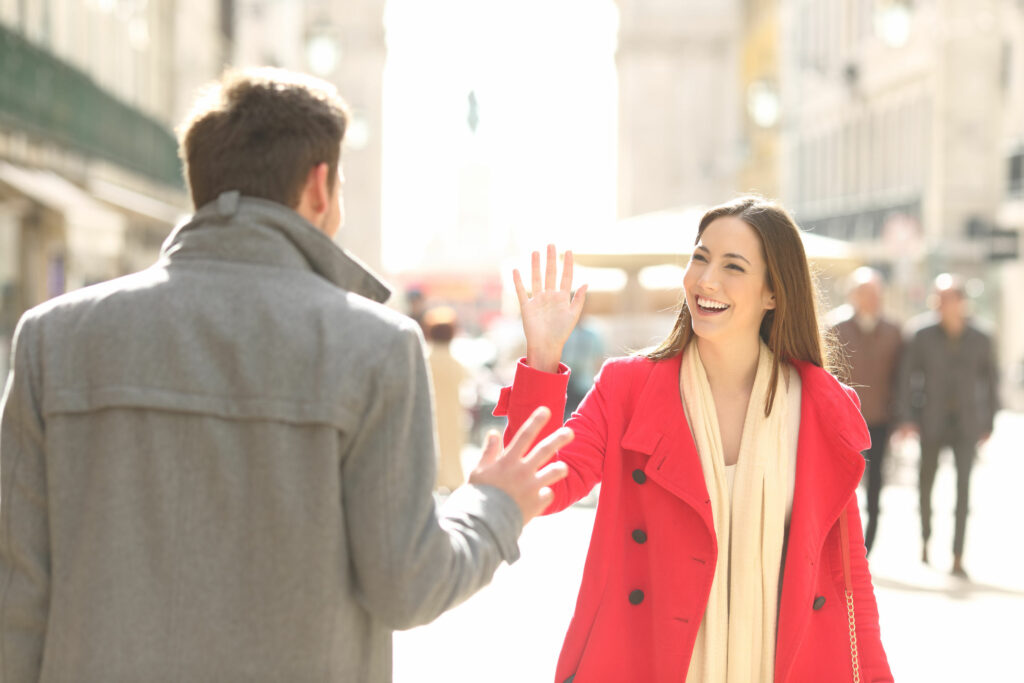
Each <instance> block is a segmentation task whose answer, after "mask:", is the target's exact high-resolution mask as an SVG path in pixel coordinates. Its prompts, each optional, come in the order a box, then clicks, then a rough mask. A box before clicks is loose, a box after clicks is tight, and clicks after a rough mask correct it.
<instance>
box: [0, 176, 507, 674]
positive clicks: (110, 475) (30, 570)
mask: <svg viewBox="0 0 1024 683" xmlns="http://www.w3.org/2000/svg"><path fill="white" fill-rule="evenodd" d="M387 294H388V292H387V290H386V289H385V288H384V287H383V285H381V284H380V283H379V282H378V281H376V280H375V279H374V278H373V277H372V276H371V275H369V274H368V273H367V272H366V271H365V270H363V269H362V268H361V267H359V266H358V265H357V264H356V263H355V262H354V261H352V260H351V259H350V258H349V257H348V256H347V255H345V254H344V253H343V252H342V251H341V250H340V249H338V248H337V247H336V246H335V245H334V244H333V243H332V242H331V241H330V240H329V239H328V238H327V237H326V236H325V235H323V234H322V233H320V232H319V231H317V230H316V229H315V228H314V227H313V226H311V225H310V224H309V223H307V222H306V221H305V220H303V219H302V218H301V217H299V216H298V215H297V214H295V213H293V212H292V211H290V210H288V209H286V208H285V207H283V206H281V205H278V204H274V203H272V202H268V201H262V200H258V199H250V198H242V199H239V198H238V196H237V193H226V194H225V195H222V197H221V198H220V199H219V200H218V201H216V202H212V203H211V204H209V205H207V206H205V207H203V208H202V209H201V210H200V211H199V212H197V213H196V215H195V216H194V218H193V220H192V221H191V222H190V223H188V224H186V225H184V226H183V227H181V228H180V229H178V230H177V231H176V232H175V233H173V234H172V235H171V236H170V237H169V238H168V240H167V242H166V243H165V245H164V248H163V250H162V253H161V257H160V259H159V261H158V262H157V263H156V264H155V265H154V266H152V267H151V268H149V269H147V270H145V271H142V272H140V273H136V274H134V275H130V276H127V277H124V278H121V279H118V280H114V281H111V282H107V283H103V284H100V285H96V286H93V287H90V288H87V289H84V290H80V291H77V292H73V293H70V294H68V295H65V296H62V297H60V298H58V299H55V300H52V301H50V302H48V303H46V304H43V305H42V306H39V307H37V308H35V309H33V310H32V311H29V312H28V313H26V314H25V316H24V318H23V319H22V321H21V322H20V323H19V327H18V331H17V335H16V341H15V349H14V351H13V353H12V356H13V363H12V368H13V369H12V372H11V375H10V377H9V380H8V383H7V389H6V391H5V393H4V400H3V404H2V422H0V485H2V492H0V681H2V682H3V683H20V682H22V681H26V682H27V681H37V680H40V681H104V682H115V681H189V682H191V681H289V682H299V681H353V682H359V683H364V682H376V681H388V680H390V679H391V632H392V629H402V628H407V627H411V626H415V625H418V624H423V623H426V622H429V621H431V620H432V619H434V618H435V617H437V616H438V615H439V614H441V613H442V612H443V611H445V610H446V609H448V608H450V607H452V606H453V605H455V604H457V603H458V602H460V601H461V600H463V599H465V598H466V597H468V596H469V595H470V594H472V593H473V592H474V591H476V590H477V589H478V588H480V587H481V586H483V585H485V584H486V583H487V582H488V581H489V580H490V578H491V575H492V573H493V572H494V570H495V569H496V567H497V566H498V565H499V563H500V562H501V561H502V560H506V561H509V562H511V561H514V560H515V559H516V558H517V557H518V549H517V544H516V541H517V538H518V535H519V533H520V531H521V529H522V518H521V515H520V513H519V510H518V507H517V506H516V505H515V503H514V502H513V501H512V499H511V498H509V497H508V496H507V495H505V494H504V493H502V492H501V491H499V490H497V489H494V488H489V487H474V486H466V487H463V488H462V489H460V490H459V491H457V492H456V494H455V495H453V496H452V497H451V498H450V499H449V500H448V502H447V503H446V505H445V506H444V507H443V508H442V509H441V510H440V512H438V511H436V510H435V505H434V501H433V498H432V493H431V489H432V486H433V483H434V477H435V474H434V471H435V434H434V431H435V430H434V426H433V421H432V407H431V397H430V387H429V384H428V379H427V372H426V366H425V362H424V354H423V350H422V341H421V337H420V333H419V330H418V327H417V326H416V324H415V323H414V322H412V321H411V320H410V319H408V318H406V317H404V316H401V315H399V314H397V313H395V312H393V311H390V310H388V309H387V308H385V307H384V306H382V305H380V304H379V303H377V302H374V301H371V300H369V299H368V298H366V297H370V298H373V299H377V300H378V301H380V300H383V299H384V298H385V297H386V296H387Z"/></svg>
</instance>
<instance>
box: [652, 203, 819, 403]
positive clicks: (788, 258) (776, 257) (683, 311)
mask: <svg viewBox="0 0 1024 683" xmlns="http://www.w3.org/2000/svg"><path fill="white" fill-rule="evenodd" d="M726 216H734V217H736V218H739V219H741V220H742V221H743V222H745V223H746V224H747V225H749V226H750V227H751V228H753V229H754V232H756V233H757V236H758V238H759V239H760V240H761V252H762V253H763V254H764V260H765V263H766V265H767V272H766V278H767V285H768V288H769V289H770V290H771V291H772V293H773V294H774V295H775V308H774V310H769V311H767V312H766V313H765V316H764V319H763V320H762V321H761V330H760V336H761V339H763V340H764V343H765V344H766V345H767V346H768V348H769V349H770V350H771V352H772V356H773V362H772V376H771V381H770V383H769V389H768V398H767V400H766V401H765V407H764V414H765V415H768V414H769V413H771V410H772V405H773V404H774V402H775V392H776V388H777V386H778V381H779V366H780V364H781V363H783V362H788V361H792V360H802V361H807V362H810V363H814V364H815V365H817V366H818V367H822V368H826V369H828V370H830V371H831V369H832V358H831V352H832V350H831V346H830V344H829V343H828V340H827V338H826V335H825V333H824V332H823V330H822V329H821V327H820V325H819V324H818V305H817V304H818V291H817V288H816V286H815V283H814V280H813V278H812V277H811V271H810V267H809V266H808V264H807V255H806V253H805V252H804V245H803V241H802V240H801V239H800V228H798V227H797V225H796V223H795V222H794V221H793V219H792V218H791V217H790V215H789V213H787V212H786V210H785V209H783V208H782V207H781V206H780V205H778V204H776V203H774V202H771V201H769V200H767V199H764V198H763V197H759V196H756V195H747V196H743V197H739V198H737V199H734V200H732V201H731V202H728V203H726V204H722V205H720V206H716V207H714V208H712V209H710V210H709V211H708V212H707V213H705V214H704V217H703V218H701V219H700V226H699V227H698V228H697V239H696V240H695V241H694V245H697V244H699V243H700V238H701V236H702V235H703V234H704V230H706V229H707V227H708V226H709V225H711V223H713V222H714V221H715V220H717V219H719V218H724V217H726ZM693 336H694V333H693V323H692V320H691V318H690V310H689V308H688V307H687V306H686V297H685V294H684V296H683V298H682V301H681V303H680V306H679V315H678V317H677V318H676V322H675V325H674V326H673V328H672V332H671V333H669V335H668V337H666V338H665V340H664V341H663V342H661V344H659V345H658V346H657V348H655V349H654V350H653V351H651V352H649V353H647V354H645V355H646V356H647V358H650V359H651V360H667V359H669V358H674V357H676V356H678V355H679V354H681V353H682V352H683V349H685V348H686V346H687V345H688V344H689V343H690V341H691V340H692V339H693Z"/></svg>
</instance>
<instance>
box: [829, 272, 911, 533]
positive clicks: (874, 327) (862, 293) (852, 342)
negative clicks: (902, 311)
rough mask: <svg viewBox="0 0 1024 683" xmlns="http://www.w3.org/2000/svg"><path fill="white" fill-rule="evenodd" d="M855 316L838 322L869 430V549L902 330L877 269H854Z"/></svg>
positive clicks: (852, 298)
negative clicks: (889, 313) (886, 306)
mask: <svg viewBox="0 0 1024 683" xmlns="http://www.w3.org/2000/svg"><path fill="white" fill-rule="evenodd" d="M848 298H849V301H850V305H851V306H852V307H853V315H852V316H850V317H849V318H847V319H846V320H844V321H842V322H841V323H839V324H838V325H836V327H835V331H836V336H837V338H838V340H839V343H840V344H841V345H842V347H843V349H844V351H845V352H846V357H847V361H848V363H849V382H850V386H852V387H853V388H854V389H855V390H856V392H857V396H858V397H859V398H860V409H861V413H862V414H863V415H864V421H865V422H867V425H868V432H869V434H870V435H871V448H869V449H868V450H867V451H865V453H864V457H865V458H866V459H867V467H866V468H865V470H864V477H865V479H866V480H867V481H866V483H867V489H868V490H867V494H868V496H867V503H868V521H867V528H866V529H865V531H864V545H865V546H866V548H867V551H868V552H869V553H870V552H871V546H872V545H873V544H874V541H875V533H876V532H877V530H878V511H879V504H878V502H879V498H880V496H881V492H882V483H883V482H882V467H883V465H884V463H885V456H886V454H887V453H888V451H889V435H890V434H891V433H892V429H893V427H894V426H895V425H894V419H895V418H894V413H895V411H894V408H895V391H894V389H895V387H896V383H897V381H898V367H899V359H900V354H901V353H902V350H903V334H902V332H901V331H900V328H899V326H898V325H896V323H894V322H892V321H891V320H889V319H888V318H886V317H885V316H884V315H883V313H882V276H881V274H880V273H879V272H878V271H877V270H874V269H873V268H867V267H864V268H858V269H857V270H856V271H854V273H853V276H852V279H851V283H850V289H849V293H848Z"/></svg>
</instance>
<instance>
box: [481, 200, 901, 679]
mask: <svg viewBox="0 0 1024 683" xmlns="http://www.w3.org/2000/svg"><path fill="white" fill-rule="evenodd" d="M532 276H533V277H532V288H531V289H532V291H531V292H527V290H526V287H525V286H524V285H523V282H522V278H521V276H520V274H519V272H518V271H516V272H514V274H513V280H514V282H515V285H516V292H517V294H518V297H519V303H520V309H521V311H522V321H523V329H524V332H525V335H526V340H527V341H526V346H527V356H526V358H525V359H524V360H522V361H520V363H519V365H518V367H517V370H516V376H515V380H514V381H513V384H512V387H511V388H509V389H507V390H506V391H505V393H504V395H503V397H502V401H501V404H500V405H499V407H498V411H499V412H501V413H506V414H507V415H508V417H509V429H514V428H515V427H516V426H518V425H519V424H522V422H523V420H524V419H525V416H526V415H528V414H529V412H530V411H531V410H533V409H534V407H535V406H538V405H545V406H548V407H550V408H551V410H552V412H553V413H554V414H558V412H559V410H560V409H561V407H562V404H563V401H564V396H565V386H566V383H567V380H568V373H569V372H570V371H571V369H570V368H568V367H567V366H565V365H564V364H562V363H560V362H559V361H560V358H561V356H562V348H563V346H564V344H565V340H566V339H567V338H568V337H569V333H570V332H571V330H572V327H573V325H574V324H575V323H576V320H577V319H578V317H579V315H580V311H581V310H582V307H583V297H584V296H585V292H586V287H585V286H581V287H580V289H579V291H578V292H577V294H576V296H575V297H574V298H573V297H570V291H571V286H572V254H571V253H570V252H567V253H566V255H565V265H564V271H563V274H562V277H561V280H560V284H558V282H559V280H558V276H557V266H556V253H555V248H554V246H548V252H547V266H546V268H545V270H544V274H543V277H542V273H541V268H540V255H539V254H538V253H536V252H534V254H533V258H532ZM683 289H684V293H685V300H684V303H683V304H682V306H681V307H680V311H679V315H678V318H677V319H676V323H675V326H674V328H673V330H672V331H671V333H670V334H669V336H668V337H667V338H666V339H665V341H663V342H662V343H661V345H660V346H658V347H657V348H656V349H655V350H654V351H651V352H649V353H646V354H643V355H635V356H632V357H628V358H615V359H612V360H609V361H608V362H606V363H605V364H604V366H603V367H602V369H601V372H600V373H599V374H598V376H597V379H596V380H595V382H594V388H593V389H591V391H590V393H589V394H587V396H586V398H584V399H583V402H582V403H581V404H580V406H579V409H578V410H577V411H576V413H574V414H573V416H572V417H571V418H570V419H569V422H568V423H567V424H568V426H570V427H572V428H573V429H574V430H575V433H576V439H575V440H574V441H573V443H572V444H570V445H569V446H567V447H565V448H563V449H561V450H560V451H559V453H558V455H557V456H556V457H557V459H558V460H561V461H562V462H564V463H566V464H567V465H568V467H569V470H570V475H569V476H568V477H567V478H565V479H564V480H562V481H560V482H558V483H557V484H555V485H554V486H553V487H552V488H553V490H554V493H555V500H554V502H553V503H552V504H551V506H550V507H549V508H548V509H547V510H546V511H545V513H552V512H557V511H559V510H562V509H564V508H565V507H567V506H569V505H571V504H572V503H573V502H575V501H576V500H579V499H580V498H581V497H582V496H584V495H585V494H587V493H588V492H589V491H590V490H591V489H592V488H593V486H594V485H595V484H596V483H597V482H598V481H600V482H601V493H600V501H599V503H598V506H597V518H596V520H595V523H594V530H593V535H592V538H591V543H590V551H589V553H588V557H587V563H586V565H585V568H584V571H583V578H582V583H581V586H580V594H579V598H578V599H577V603H576V613H575V615H574V617H573V619H572V622H571V623H570V625H569V631H568V633H567V634H566V637H565V643H564V645H563V646H562V653H561V656H560V657H559V660H558V665H557V669H556V675H555V680H556V681H559V682H561V681H570V680H573V679H574V678H575V680H579V681H597V682H601V683H603V682H612V681H616V682H617V681H682V680H684V679H685V680H687V681H698V682H703V683H712V682H713V683H766V682H769V681H773V680H776V681H843V680H864V681H876V682H877V681H890V682H891V681H892V674H891V673H890V670H889V665H888V663H887V660H886V656H885V652H884V650H883V648H882V642H881V638H880V635H879V630H878V612H877V607H876V603H875V598H874V591H873V588H872V585H871V576H870V573H869V571H868V565H867V561H866V559H865V555H864V541H863V537H862V534H861V526H860V512H859V510H858V506H857V496H856V489H857V485H858V483H859V481H860V478H861V473H862V472H863V470H864V458H863V456H862V455H861V451H862V450H864V449H865V448H867V446H868V432H867V427H866V425H865V423H864V419H863V417H862V416H861V414H860V412H859V410H858V406H857V395H856V394H855V393H854V392H853V391H852V390H851V389H849V388H848V387H844V386H843V385H841V384H840V383H839V382H838V381H837V380H836V379H835V378H834V377H833V376H832V375H831V374H829V373H828V372H827V371H826V370H825V369H824V367H823V366H824V365H825V364H826V362H827V358H828V349H827V347H826V345H825V342H824V340H823V339H822V336H821V334H820V332H819V327H818V324H817V314H816V311H815V294H814V286H813V283H812V280H811V277H810V272H809V268H808V264H807V259H806V256H805V254H804V249H803V244H802V242H801V239H800V234H799V229H798V228H797V227H796V225H795V224H794V223H793V221H792V219H791V218H790V217H789V215H788V214H787V213H786V212H785V210H783V209H782V208H781V207H780V206H778V205H777V204H773V203H770V202H768V201H766V200H763V199H761V198H759V197H742V198H739V199H736V200H734V201H732V202H729V203H727V204H724V205H721V206H718V207H715V208H713V209H711V210H709V211H708V212H707V213H706V214H705V215H704V217H703V218H702V219H701V222H700V225H699V228H698V234H697V240H696V245H695V248H694V250H693V255H692V258H691V260H690V263H689V265H688V266H687V268H686V272H685V275H684V276H683ZM549 427H550V425H549ZM507 433H508V432H507ZM798 451H799V453H800V457H799V458H797V452H798Z"/></svg>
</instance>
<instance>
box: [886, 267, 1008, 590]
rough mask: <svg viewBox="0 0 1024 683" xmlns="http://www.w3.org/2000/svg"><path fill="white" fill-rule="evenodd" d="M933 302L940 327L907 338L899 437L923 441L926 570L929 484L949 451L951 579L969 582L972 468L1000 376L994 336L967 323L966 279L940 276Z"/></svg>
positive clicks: (923, 555) (989, 419)
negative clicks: (952, 474)
mask: <svg viewBox="0 0 1024 683" xmlns="http://www.w3.org/2000/svg"><path fill="white" fill-rule="evenodd" d="M932 299H933V306H934V308H935V310H936V312H937V314H938V320H937V321H936V322H934V323H932V324H927V325H925V326H923V327H922V328H921V329H919V330H918V331H916V332H915V333H914V334H913V335H912V336H911V338H910V340H909V342H908V344H907V348H906V352H905V355H904V358H903V361H902V370H901V380H900V395H901V398H900V409H901V412H902V415H903V419H904V426H903V427H902V429H901V432H902V433H903V435H907V434H909V433H914V432H916V433H917V434H918V436H919V438H920V442H921V460H920V482H919V483H920V490H919V493H920V505H921V538H922V550H921V561H922V562H925V563H927V562H928V539H929V538H930V537H931V532H932V485H933V484H934V483H935V473H936V471H937V470H938V464H939V453H940V452H941V451H942V450H943V449H944V448H947V447H948V448H950V449H951V450H952V451H953V460H954V463H955V464H956V526H955V531H954V534H953V574H954V575H956V576H960V577H962V578H966V577H967V572H966V571H965V570H964V565H963V554H964V537H965V534H966V530H967V513H968V510H969V500H968V496H969V493H970V484H971V468H972V467H973V465H974V459H975V456H976V455H977V448H978V445H979V443H983V442H984V441H986V440H988V438H989V436H990V435H991V434H992V427H993V424H994V422H995V415H996V411H997V410H998V408H999V398H998V376H999V375H998V367H997V364H996V360H995V352H994V350H993V347H992V339H991V337H990V336H989V335H988V334H987V333H985V332H983V331H982V330H981V329H979V327H978V326H977V325H975V324H974V323H973V322H972V321H971V320H970V319H969V317H968V311H967V303H968V302H967V290H966V289H965V287H964V282H963V279H962V278H961V277H959V276H957V275H951V274H948V273H946V274H943V275H940V276H938V277H937V278H936V279H935V291H934V294H933V297H932Z"/></svg>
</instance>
